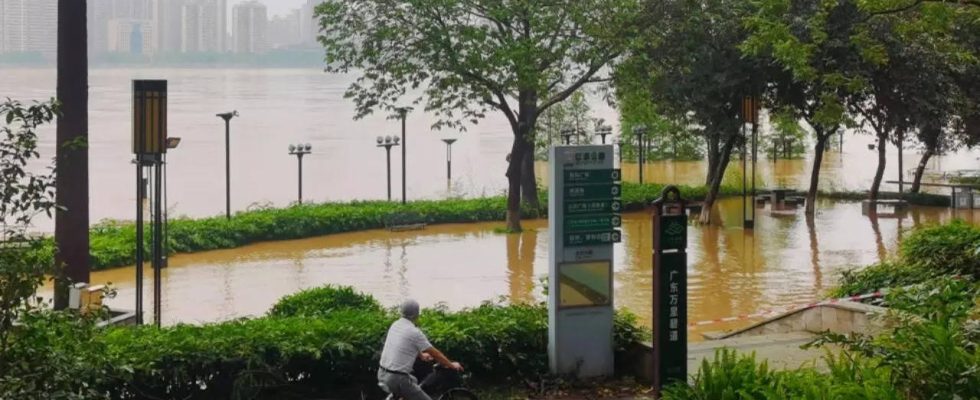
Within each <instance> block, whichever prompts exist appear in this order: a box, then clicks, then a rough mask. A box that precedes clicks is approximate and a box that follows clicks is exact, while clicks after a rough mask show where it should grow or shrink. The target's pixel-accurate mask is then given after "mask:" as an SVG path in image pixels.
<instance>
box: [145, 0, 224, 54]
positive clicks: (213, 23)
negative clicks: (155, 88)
mask: <svg viewBox="0 0 980 400" xmlns="http://www.w3.org/2000/svg"><path fill="white" fill-rule="evenodd" d="M227 4H228V3H227V1H226V0H153V7H152V8H153V21H154V26H155V27H156V30H157V35H156V42H157V48H158V50H159V51H160V52H162V53H178V52H183V53H194V52H217V53H220V52H224V51H227V49H228V44H227V39H226V38H227V26H228V24H227V22H226V20H227V15H228V12H227Z"/></svg>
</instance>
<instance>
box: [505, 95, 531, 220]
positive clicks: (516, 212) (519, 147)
mask: <svg viewBox="0 0 980 400" xmlns="http://www.w3.org/2000/svg"><path fill="white" fill-rule="evenodd" d="M518 97H519V98H518V102H519V103H518V104H519V107H520V108H519V109H518V114H517V126H512V129H514V144H513V145H512V146H511V151H510V161H509V164H508V166H507V183H508V185H507V229H508V230H510V231H512V232H518V231H521V199H522V198H527V197H533V199H534V200H533V201H529V203H530V204H531V205H533V206H536V205H537V203H538V201H537V197H538V191H537V186H536V185H535V181H534V158H533V157H534V137H533V129H534V124H535V123H536V122H537V119H538V115H537V107H538V96H537V93H534V92H533V91H522V92H521V93H520V94H519V96H518ZM529 159H530V161H531V162H530V167H529V168H526V167H525V166H526V165H528V161H529ZM525 178H528V179H530V186H527V185H526V184H525ZM521 192H524V194H523V195H522V194H521Z"/></svg>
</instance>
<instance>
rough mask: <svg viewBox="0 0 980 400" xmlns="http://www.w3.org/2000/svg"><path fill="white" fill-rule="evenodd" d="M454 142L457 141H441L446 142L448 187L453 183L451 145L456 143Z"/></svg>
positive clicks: (450, 139)
mask: <svg viewBox="0 0 980 400" xmlns="http://www.w3.org/2000/svg"><path fill="white" fill-rule="evenodd" d="M456 140H458V139H453V138H446V139H442V141H443V142H446V182H447V183H448V184H449V185H452V183H453V143H456Z"/></svg>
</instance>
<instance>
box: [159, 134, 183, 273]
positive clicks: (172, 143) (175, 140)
mask: <svg viewBox="0 0 980 400" xmlns="http://www.w3.org/2000/svg"><path fill="white" fill-rule="evenodd" d="M179 145H180V138H179V137H168V138H167V149H168V150H173V149H176V148H177V146H179ZM169 223H170V220H169V217H168V216H167V153H163V262H162V264H163V267H164V268H167V267H168V266H169V265H170V239H169V237H170V235H169V234H168V232H169V229H168V225H169Z"/></svg>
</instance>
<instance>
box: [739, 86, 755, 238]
mask: <svg viewBox="0 0 980 400" xmlns="http://www.w3.org/2000/svg"><path fill="white" fill-rule="evenodd" d="M742 122H743V124H742V129H743V130H746V126H745V125H747V124H752V138H751V142H752V143H751V145H752V148H751V152H750V151H749V149H748V146H747V145H748V142H749V141H750V139H749V137H748V136H749V135H748V133H747V132H746V134H745V135H743V139H744V140H743V141H742V227H743V228H745V229H754V228H755V166H756V165H755V160H756V155H757V144H756V138H757V137H758V134H759V100H758V99H757V98H756V97H753V96H747V97H745V98H743V99H742ZM749 157H751V158H752V171H751V172H749V169H748V165H747V161H748V159H749ZM749 174H751V175H752V186H751V193H749V194H750V195H751V199H752V200H751V201H750V200H749V197H748V195H747V194H746V188H747V187H748V182H747V179H748V175H749Z"/></svg>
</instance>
